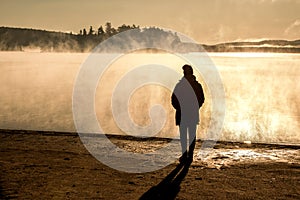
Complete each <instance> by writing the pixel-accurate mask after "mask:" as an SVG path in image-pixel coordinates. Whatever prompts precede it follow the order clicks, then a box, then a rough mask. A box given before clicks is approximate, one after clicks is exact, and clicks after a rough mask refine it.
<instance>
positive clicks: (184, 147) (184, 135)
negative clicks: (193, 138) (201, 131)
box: [179, 124, 187, 161]
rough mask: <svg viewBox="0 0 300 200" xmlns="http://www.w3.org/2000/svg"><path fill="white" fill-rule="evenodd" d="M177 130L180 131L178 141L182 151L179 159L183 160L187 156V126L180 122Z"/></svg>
mask: <svg viewBox="0 0 300 200" xmlns="http://www.w3.org/2000/svg"><path fill="white" fill-rule="evenodd" d="M179 132H180V143H181V151H182V156H181V158H180V160H181V161H184V160H185V159H186V158H187V126H186V125H183V124H181V125H180V126H179Z"/></svg>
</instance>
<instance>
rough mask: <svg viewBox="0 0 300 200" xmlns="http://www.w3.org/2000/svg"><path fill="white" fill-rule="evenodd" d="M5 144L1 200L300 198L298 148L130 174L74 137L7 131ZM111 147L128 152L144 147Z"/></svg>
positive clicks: (217, 153) (220, 155) (232, 149)
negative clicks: (101, 158)
mask: <svg viewBox="0 0 300 200" xmlns="http://www.w3.org/2000/svg"><path fill="white" fill-rule="evenodd" d="M0 137H1V139H0V141H1V143H0V144H1V145H0V151H1V159H0V167H1V176H0V178H1V179H0V199H5V198H18V199H52V198H54V199H84V198H86V199H300V153H299V152H300V148H299V146H298V147H297V146H280V145H263V144H252V145H246V144H239V143H218V144H217V145H216V146H215V149H214V151H213V153H212V154H211V156H210V157H207V158H206V159H202V160H201V159H198V158H197V157H195V161H194V162H193V163H192V165H191V166H189V167H184V166H180V165H179V163H178V162H175V163H173V164H171V165H169V166H167V167H165V168H163V169H161V170H158V171H154V172H149V173H143V174H130V173H125V172H119V171H117V170H114V169H111V168H109V167H107V166H105V165H103V164H102V163H101V162H99V161H98V160H96V159H95V158H94V157H93V156H91V155H90V154H89V152H88V151H87V150H86V149H85V147H84V146H83V144H82V143H81V140H80V138H79V137H78V136H77V135H76V134H73V133H70V134H67V133H52V132H36V131H7V130H0ZM111 140H112V141H114V142H115V143H123V144H127V145H125V146H128V148H129V149H130V148H133V147H132V145H133V146H134V145H135V144H136V143H141V141H132V140H128V138H125V139H124V138H122V137H112V138H111ZM162 141H163V142H167V141H166V140H162ZM162 141H159V140H157V141H153V140H149V141H142V142H143V146H147V144H149V145H150V146H151V144H152V146H153V144H155V142H156V143H157V144H161V143H162ZM199 145H200V143H197V146H198V147H199ZM123 146H124V145H123ZM154 146H155V145H154Z"/></svg>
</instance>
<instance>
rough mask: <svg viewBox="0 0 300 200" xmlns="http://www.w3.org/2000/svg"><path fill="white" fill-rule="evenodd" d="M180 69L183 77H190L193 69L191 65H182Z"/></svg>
mask: <svg viewBox="0 0 300 200" xmlns="http://www.w3.org/2000/svg"><path fill="white" fill-rule="evenodd" d="M182 69H183V74H184V75H192V74H193V68H192V66H191V65H187V64H185V65H183V67H182Z"/></svg>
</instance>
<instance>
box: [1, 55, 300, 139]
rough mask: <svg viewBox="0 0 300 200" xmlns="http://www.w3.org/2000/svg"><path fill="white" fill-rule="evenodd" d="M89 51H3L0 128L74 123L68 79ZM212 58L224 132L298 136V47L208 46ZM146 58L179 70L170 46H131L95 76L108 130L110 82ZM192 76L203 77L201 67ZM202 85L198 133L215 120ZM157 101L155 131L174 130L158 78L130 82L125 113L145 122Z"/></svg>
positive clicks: (112, 127) (113, 129)
mask: <svg viewBox="0 0 300 200" xmlns="http://www.w3.org/2000/svg"><path fill="white" fill-rule="evenodd" d="M86 56H87V54H65V53H24V52H1V53H0V71H1V79H0V92H1V95H2V96H1V100H0V128H8V129H33V130H54V131H75V129H74V125H73V119H72V105H71V102H72V99H71V98H72V89H73V81H74V80H75V76H76V73H77V70H78V69H79V66H80V64H81V63H82V62H83V61H84V59H85V58H86ZM249 56H250V57H249ZM211 58H212V60H213V61H214V63H215V65H216V66H217V68H218V70H219V72H220V74H221V76H222V79H223V83H224V87H225V93H226V103H227V104H226V106H227V107H226V116H225V124H224V129H223V133H222V135H221V138H220V139H221V140H228V141H244V140H251V141H255V142H267V143H268V142H273V143H297V144H299V143H300V135H299V134H300V131H299V130H300V117H299V115H300V109H299V105H300V99H299V98H298V93H299V91H300V84H299V81H298V80H299V77H300V68H299V63H300V55H299V54H263V53H261V54H232V53H230V54H226V53H218V54H211ZM147 59H151V60H153V59H156V60H158V61H159V63H160V64H164V65H166V66H170V67H172V68H173V69H175V70H176V71H177V72H178V73H179V74H181V66H182V65H183V64H184V63H185V61H184V60H181V59H179V58H177V57H175V56H172V55H170V54H147V55H146V54H144V55H142V54H138V55H134V54H130V55H128V56H126V57H124V58H121V59H119V60H117V61H116V62H114V63H113V64H112V65H113V66H111V67H110V68H109V70H108V71H106V72H105V73H107V74H106V75H107V76H104V79H102V80H100V81H99V84H98V88H97V91H96V97H95V102H96V105H95V107H96V114H97V117H98V120H99V121H100V120H102V119H104V120H105V121H106V123H105V125H104V127H103V129H105V132H109V133H117V134H120V133H122V131H121V130H120V129H119V128H118V127H117V126H116V123H115V122H114V119H113V117H112V114H111V113H112V112H111V110H110V104H111V102H110V97H111V96H112V93H111V92H112V90H113V88H114V86H115V83H117V82H118V79H119V78H120V77H121V75H122V74H124V73H126V70H128V69H129V68H128V67H129V66H135V65H139V62H141V61H145V60H146V61H147ZM208 75H209V74H208ZM145 76H147V75H145ZM196 76H197V79H199V80H200V82H201V81H202V78H201V75H200V74H197V75H196ZM140 78H141V79H142V78H143V77H140ZM104 83H105V87H102V86H104ZM202 83H203V82H202ZM204 90H205V94H206V95H207V98H206V102H205V105H204V107H203V108H201V111H200V112H201V124H200V125H199V127H198V132H197V135H198V138H203V133H204V132H205V130H206V129H207V127H208V125H209V123H210V121H211V120H212V119H211V101H210V92H209V91H208V89H207V87H206V86H205V84H204ZM155 104H160V105H163V107H164V108H165V110H166V116H167V118H166V121H165V125H164V127H163V129H162V130H161V131H160V132H159V133H158V134H157V135H156V136H159V137H178V130H177V127H176V126H175V121H174V114H175V113H174V110H173V108H172V107H171V105H170V91H168V90H166V89H165V88H163V87H161V86H159V85H151V86H144V87H141V88H138V89H137V90H135V92H134V93H133V95H132V96H131V99H130V101H129V111H130V115H131V117H132V118H133V120H134V121H135V122H136V123H137V124H139V125H141V126H145V125H147V124H149V123H151V121H149V120H150V117H149V115H148V114H149V108H151V107H152V106H153V105H155Z"/></svg>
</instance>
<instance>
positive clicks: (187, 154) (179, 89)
mask: <svg viewBox="0 0 300 200" xmlns="http://www.w3.org/2000/svg"><path fill="white" fill-rule="evenodd" d="M182 69H183V74H184V76H183V77H182V78H181V80H179V82H178V83H177V84H176V86H175V88H174V91H173V93H172V97H171V102H172V106H173V107H174V108H175V110H176V114H175V120H176V125H178V126H179V132H180V142H181V148H182V156H181V157H180V158H179V161H180V162H186V161H188V162H190V163H191V162H193V154H194V149H195V145H196V130H197V124H199V109H200V108H201V106H202V104H203V103H204V100H205V97H204V93H203V88H202V86H201V84H200V83H199V82H198V81H197V80H196V77H195V76H194V75H193V68H192V67H191V66H190V65H187V64H186V65H184V66H183V67H182ZM187 136H189V143H188V140H187ZM188 144H189V145H188Z"/></svg>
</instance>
